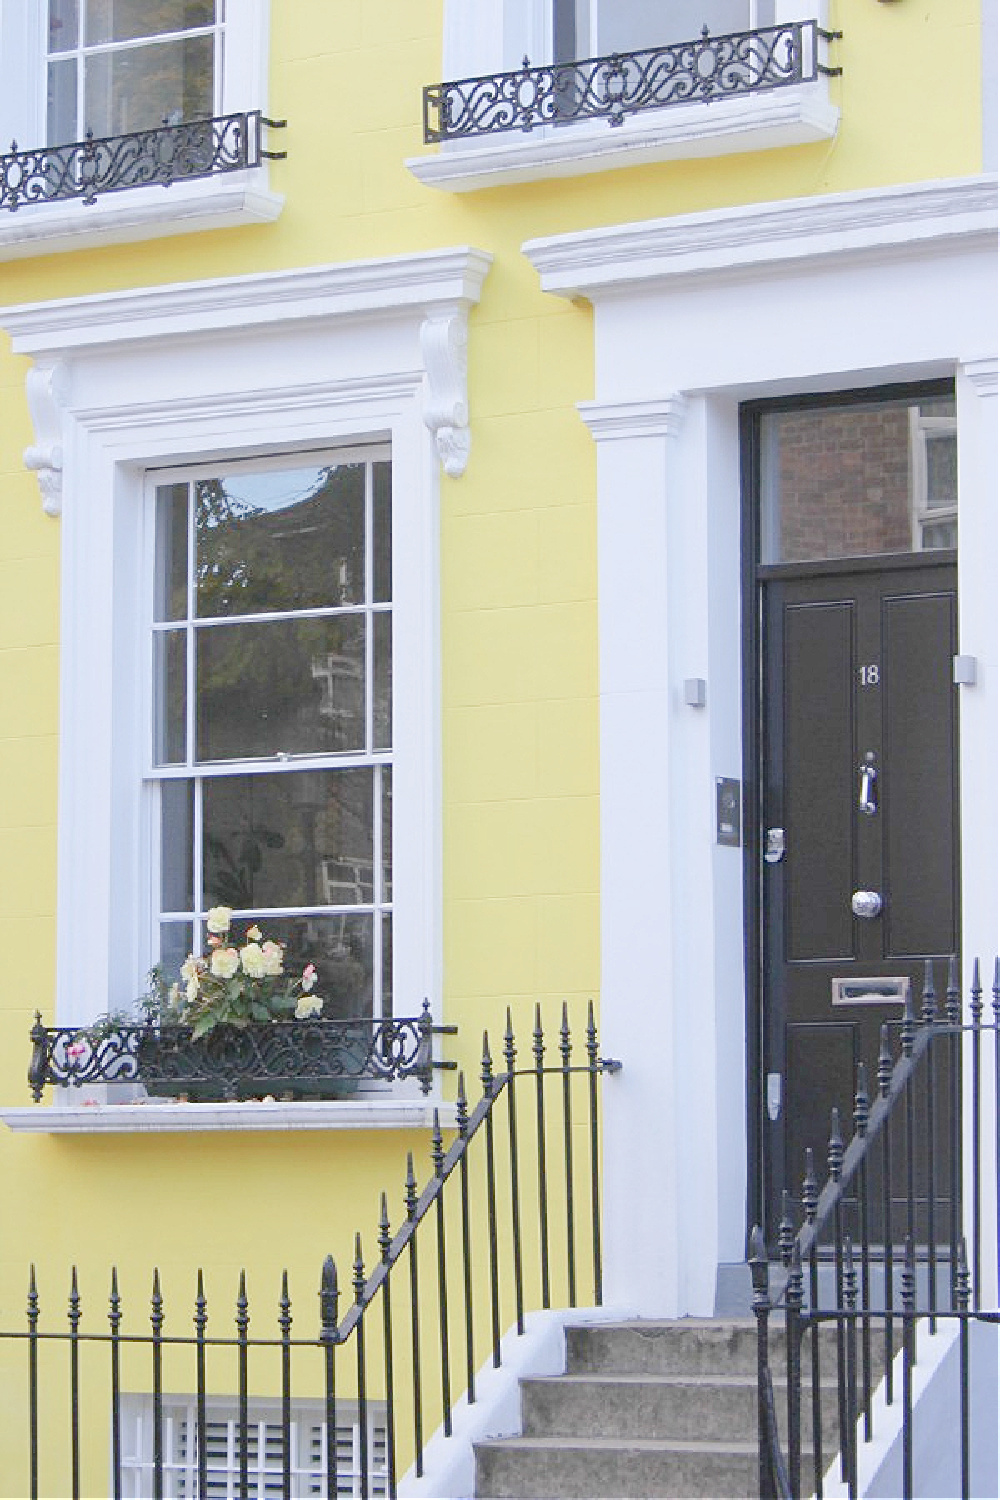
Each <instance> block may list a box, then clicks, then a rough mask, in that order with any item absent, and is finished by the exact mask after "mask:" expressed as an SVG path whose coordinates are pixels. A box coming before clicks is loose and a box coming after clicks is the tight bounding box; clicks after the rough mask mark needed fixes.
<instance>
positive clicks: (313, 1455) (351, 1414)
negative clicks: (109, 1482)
mask: <svg viewBox="0 0 1000 1500" xmlns="http://www.w3.org/2000/svg"><path fill="white" fill-rule="evenodd" d="M367 1417H368V1420H367V1424H366V1425H367V1428H368V1487H369V1493H370V1494H371V1495H373V1496H382V1495H385V1494H386V1493H387V1490H388V1475H387V1471H386V1431H385V1409H384V1407H383V1406H382V1405H381V1403H369V1405H368V1411H367ZM249 1419H250V1420H249V1425H248V1429H247V1461H248V1468H249V1479H250V1489H249V1493H250V1500H281V1495H282V1463H281V1459H282V1447H281V1403H280V1402H279V1401H266V1400H252V1401H251V1402H250V1407H249ZM121 1423H122V1493H123V1495H124V1496H127V1497H129V1500H147V1497H148V1496H150V1495H151V1494H152V1493H153V1400H152V1397H151V1396H145V1395H123V1396H122V1403H121ZM197 1434H198V1419H197V1405H196V1402H195V1399H194V1397H193V1396H164V1398H163V1428H162V1442H163V1493H164V1496H165V1497H167V1500H195V1497H196V1496H197V1493H198V1489H197V1486H198V1442H197ZM238 1435H239V1422H238V1415H237V1407H236V1402H235V1401H234V1400H220V1399H219V1398H218V1397H209V1399H208V1402H207V1425H206V1432H205V1452H206V1457H207V1460H208V1487H207V1489H206V1491H205V1497H204V1500H237V1497H238V1495H239V1474H240V1466H239V1450H238ZM336 1441H337V1494H338V1495H350V1496H356V1495H357V1496H359V1495H360V1494H361V1434H360V1428H359V1426H358V1416H357V1409H356V1407H354V1405H353V1404H352V1403H350V1402H344V1401H338V1403H337V1439H336ZM291 1471H292V1472H291V1479H292V1495H293V1496H294V1497H295V1500H306V1497H319V1496H322V1495H324V1494H325V1493H326V1423H325V1421H324V1420H323V1403H322V1401H295V1402H293V1404H292V1430H291Z"/></svg>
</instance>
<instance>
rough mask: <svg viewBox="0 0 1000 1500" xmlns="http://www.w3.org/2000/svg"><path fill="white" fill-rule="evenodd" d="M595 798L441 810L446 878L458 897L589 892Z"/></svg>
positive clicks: (592, 876) (467, 805)
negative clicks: (450, 881)
mask: <svg viewBox="0 0 1000 1500" xmlns="http://www.w3.org/2000/svg"><path fill="white" fill-rule="evenodd" d="M597 836H598V823H597V805H596V798H591V797H575V798H574V797H564V798H547V799H538V798H532V799H530V800H527V799H526V800H524V801H512V800H508V801H506V802H480V803H460V804H452V805H451V806H449V807H448V808H447V809H446V811H445V857H446V859H447V861H448V873H449V879H450V880H453V881H454V883H455V887H456V889H457V890H459V891H461V892H462V894H463V896H469V897H480V898H491V897H505V896H506V897H510V896H517V895H527V894H540V893H545V894H552V893H564V892H571V891H580V890H594V889H595V888H596V884H597V863H598V862H597Z"/></svg>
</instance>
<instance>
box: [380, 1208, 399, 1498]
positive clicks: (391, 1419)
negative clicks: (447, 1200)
mask: <svg viewBox="0 0 1000 1500" xmlns="http://www.w3.org/2000/svg"><path fill="white" fill-rule="evenodd" d="M378 1248H379V1256H380V1258H381V1261H382V1265H383V1266H384V1267H385V1280H384V1281H383V1283H382V1350H383V1354H382V1357H383V1361H384V1366H385V1464H386V1469H387V1471H388V1483H387V1490H388V1494H389V1500H396V1396H395V1385H394V1380H393V1361H392V1296H391V1287H390V1281H389V1266H390V1259H389V1253H390V1250H391V1249H392V1232H391V1230H390V1228H389V1200H388V1198H387V1196H386V1194H385V1193H383V1194H382V1199H381V1203H380V1205H379V1220H378Z"/></svg>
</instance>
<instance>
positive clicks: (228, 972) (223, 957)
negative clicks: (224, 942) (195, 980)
mask: <svg viewBox="0 0 1000 1500" xmlns="http://www.w3.org/2000/svg"><path fill="white" fill-rule="evenodd" d="M239 966H240V955H239V954H238V953H237V951H236V949H235V948H216V950H215V952H214V953H213V954H212V961H211V964H210V966H209V967H210V968H211V970H212V973H213V974H214V975H215V976H216V977H217V978H218V979H232V977H233V975H234V974H235V973H236V970H237V969H238V968H239Z"/></svg>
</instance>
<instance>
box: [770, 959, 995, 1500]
mask: <svg viewBox="0 0 1000 1500" xmlns="http://www.w3.org/2000/svg"><path fill="white" fill-rule="evenodd" d="M898 1048H899V1050H898V1055H897V1056H896V1057H895V1058H894V1056H893V1052H892V1050H891V1039H890V1028H889V1027H886V1026H884V1027H883V1028H882V1033H881V1047H880V1053H879V1058H878V1065H877V1076H876V1079H875V1080H874V1085H875V1093H874V1097H872V1096H871V1094H870V1092H869V1079H868V1076H867V1073H866V1070H865V1068H864V1066H863V1065H862V1066H860V1067H859V1069H858V1078H857V1094H856V1097H855V1100H854V1134H853V1138H852V1139H851V1140H850V1143H849V1144H846V1145H845V1141H844V1135H843V1130H842V1121H841V1119H840V1115H839V1112H838V1110H836V1109H834V1110H833V1111H832V1116H831V1128H830V1136H829V1143H828V1149H827V1167H828V1176H827V1178H826V1182H825V1184H824V1185H823V1186H822V1188H820V1183H819V1180H818V1177H817V1172H816V1163H815V1162H814V1160H813V1154H812V1152H811V1151H807V1153H806V1162H805V1176H804V1179H803V1183H802V1193H801V1207H800V1210H799V1214H798V1218H799V1227H798V1229H796V1226H795V1222H794V1220H793V1207H792V1199H791V1196H790V1195H789V1194H788V1193H787V1192H786V1193H785V1194H784V1195H783V1209H782V1218H781V1224H780V1227H779V1230H778V1236H777V1237H778V1246H779V1250H780V1257H781V1261H782V1264H783V1267H784V1274H783V1276H782V1278H781V1280H780V1283H779V1285H778V1287H777V1289H775V1288H774V1287H773V1285H769V1266H768V1255H767V1250H766V1247H765V1243H764V1238H763V1235H762V1233H761V1231H760V1229H755V1230H754V1232H753V1236H752V1244H751V1269H752V1273H753V1283H754V1310H755V1313H756V1317H757V1326H758V1408H759V1447H760V1494H761V1495H762V1496H766V1497H777V1496H780V1497H782V1500H798V1497H799V1496H800V1495H802V1494H813V1495H815V1496H817V1497H819V1500H822V1495H823V1485H824V1480H825V1479H826V1480H827V1483H828V1484H829V1482H830V1481H829V1479H828V1477H827V1476H828V1474H829V1473H830V1468H831V1465H835V1466H836V1468H835V1477H836V1475H837V1474H838V1473H839V1480H840V1483H841V1484H843V1485H844V1486H845V1487H846V1489H847V1492H848V1494H849V1495H850V1496H851V1497H854V1496H856V1495H857V1494H858V1492H859V1456H860V1454H861V1453H862V1452H863V1448H864V1445H865V1444H866V1443H871V1442H872V1440H873V1436H874V1432H873V1410H874V1409H875V1407H876V1405H880V1406H881V1409H882V1410H883V1411H885V1410H886V1409H888V1410H889V1411H891V1412H894V1413H895V1414H896V1415H895V1416H894V1417H893V1419H892V1421H891V1423H890V1424H889V1425H888V1429H887V1430H888V1431H889V1432H890V1433H895V1434H896V1437H897V1439H898V1451H899V1454H900V1463H901V1476H902V1478H901V1493H902V1494H903V1496H904V1497H906V1500H909V1497H910V1496H912V1495H913V1493H914V1488H913V1484H914V1476H913V1455H914V1431H915V1428H914V1422H915V1418H914V1370H915V1365H916V1359H917V1343H918V1338H917V1335H918V1330H919V1329H920V1328H921V1327H924V1328H926V1330H927V1331H928V1332H930V1333H936V1332H937V1331H938V1330H939V1328H940V1329H941V1330H942V1331H943V1330H944V1329H945V1327H946V1326H947V1325H948V1324H949V1323H950V1324H953V1325H956V1327H957V1334H956V1337H957V1343H958V1360H957V1384H958V1390H957V1397H958V1399H957V1407H958V1420H957V1422H956V1424H955V1426H956V1430H955V1431H954V1432H947V1433H945V1434H944V1435H943V1438H944V1441H945V1442H950V1441H953V1442H954V1443H955V1445H956V1454H955V1459H956V1462H955V1465H954V1468H955V1472H956V1474H957V1476H958V1483H959V1484H960V1487H961V1488H960V1493H961V1494H962V1496H963V1497H967V1496H968V1495H969V1494H970V1493H971V1492H972V1491H971V1483H972V1480H971V1453H972V1448H971V1436H970V1434H971V1425H972V1407H973V1403H974V1399H975V1396H976V1391H975V1388H974V1382H973V1361H972V1360H971V1358H970V1341H971V1339H972V1337H973V1334H974V1330H975V1328H976V1326H977V1325H979V1326H983V1325H993V1326H995V1325H997V1323H998V1322H1000V1313H998V1311H997V1301H996V1286H997V1277H998V1274H1000V1210H998V1209H997V1196H996V1195H997V1174H998V1163H1000V1123H998V1122H1000V1115H998V1111H997V1083H998V1080H1000V962H998V965H997V969H996V971H995V975H994V982H993V995H992V1020H990V1019H989V1018H987V1019H985V1020H984V1006H983V990H982V984H981V980H980V971H979V965H978V962H977V963H976V965H975V969H974V974H973V978H972V984H971V987H970V997H969V1008H968V1016H967V1019H966V1018H963V1014H962V1002H961V992H960V989H959V983H958V977H957V964H956V962H955V961H954V960H952V962H951V964H950V965H949V969H948V977H947V986H946V990H945V995H944V1006H943V1010H942V1009H941V1008H940V1006H939V997H938V994H937V992H936V990H935V982H934V974H933V966H932V965H931V964H930V963H928V964H927V966H926V973H925V982H924V991H923V997H922V1005H921V1011H920V1014H919V1016H918V1015H916V1013H915V1011H914V1008H913V1004H912V1001H911V999H910V998H909V996H908V997H907V1000H906V1005H905V1008H904V1012H903V1018H902V1022H901V1023H900V1025H899V1027H898ZM963 1122H964V1129H963ZM987 1210H988V1216H987ZM994 1214H995V1215H996V1219H995V1222H994V1217H993V1216H994ZM772 1319H774V1320H775V1321H776V1322H778V1321H779V1320H780V1322H779V1326H782V1325H783V1330H784V1337H783V1339H782V1338H777V1337H775V1334H776V1330H773V1329H772V1327H771V1324H772ZM779 1350H780V1352H779ZM995 1362H996V1361H995V1355H994V1358H993V1363H994V1366H995ZM775 1366H777V1372H776V1373H777V1375H778V1376H780V1386H779V1385H778V1381H777V1380H776V1378H775V1371H774V1368H773V1367H775ZM776 1386H777V1387H778V1388H779V1389H780V1388H781V1386H784V1387H785V1388H786V1392H787V1394H786V1400H787V1429H786V1430H787V1440H786V1441H785V1442H784V1443H783V1442H782V1440H781V1438H780V1437H779V1420H778V1410H777V1403H776V1398H775V1390H776ZM831 1404H832V1405H833V1406H834V1408H835V1414H834V1413H831V1411H830V1407H831ZM994 1407H995V1401H994ZM831 1417H832V1419H833V1420H832V1426H833V1431H834V1432H835V1434H836V1436H835V1438H834V1439H833V1440H831V1438H830V1435H829V1434H830V1428H831ZM993 1419H994V1421H995V1409H994V1411H993ZM976 1492H977V1493H979V1491H976Z"/></svg>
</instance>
